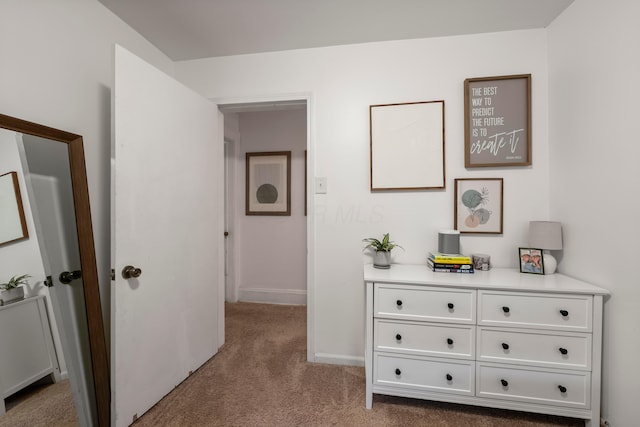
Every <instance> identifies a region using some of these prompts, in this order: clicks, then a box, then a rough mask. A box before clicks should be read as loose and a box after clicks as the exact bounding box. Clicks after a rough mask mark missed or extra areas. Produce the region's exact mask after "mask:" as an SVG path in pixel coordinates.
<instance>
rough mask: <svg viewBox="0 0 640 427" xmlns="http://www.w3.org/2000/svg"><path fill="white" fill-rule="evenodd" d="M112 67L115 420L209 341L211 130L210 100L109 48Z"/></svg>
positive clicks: (218, 256) (215, 167) (219, 163)
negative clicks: (127, 271)
mask: <svg viewBox="0 0 640 427" xmlns="http://www.w3.org/2000/svg"><path fill="white" fill-rule="evenodd" d="M115 65H116V72H115V101H114V109H115V110H114V115H115V117H114V120H115V149H114V156H115V160H114V161H113V162H112V167H113V169H114V171H113V176H112V210H113V212H112V221H113V223H112V266H113V267H114V268H115V281H113V282H112V292H111V306H112V311H111V378H112V384H111V387H112V389H111V392H112V422H113V423H114V424H115V425H116V426H126V425H129V424H131V423H132V422H133V421H134V420H135V419H136V418H137V417H139V416H141V415H142V414H143V413H144V412H146V411H147V410H148V409H149V408H151V407H152V406H153V405H154V404H155V403H156V402H158V401H159V400H160V399H161V398H162V397H163V396H165V395H166V394H167V393H169V392H170V391H171V390H172V389H173V388H174V387H175V386H176V385H178V384H179V383H180V382H182V381H183V380H184V379H185V378H186V377H187V376H188V375H189V373H190V372H192V371H194V370H196V369H197V368H198V367H200V366H201V365H202V364H203V363H204V362H205V361H207V360H208V359H209V358H211V357H212V356H213V355H214V354H215V353H216V352H217V350H218V337H217V334H218V326H217V325H218V323H217V322H218V298H219V297H218V290H219V282H220V279H221V277H223V272H222V271H220V270H221V267H222V266H223V261H222V260H223V258H222V257H223V255H224V254H223V249H222V248H223V218H224V217H223V207H224V205H223V202H222V200H223V181H224V176H223V172H224V164H223V130H222V126H221V123H220V118H219V112H218V108H217V106H216V105H215V104H213V103H212V102H210V101H208V100H207V99H205V98H203V97H201V96H200V95H198V94H196V93H194V92H193V91H191V90H190V89H188V88H186V87H185V86H183V85H182V84H180V83H178V82H177V81H175V80H173V79H172V78H171V77H169V76H167V75H165V74H164V73H162V72H160V71H159V70H157V69H155V68H154V67H152V66H150V65H149V64H147V63H146V62H144V61H142V60H141V59H139V58H138V57H136V56H134V55H133V54H131V53H130V52H128V51H127V50H125V49H123V48H121V47H120V46H116V55H115ZM127 266H133V269H132V270H131V271H132V272H133V274H132V277H131V278H128V279H127V278H124V277H123V270H124V269H125V268H126V267H127ZM136 269H140V270H141V275H140V276H139V277H133V276H135V275H136Z"/></svg>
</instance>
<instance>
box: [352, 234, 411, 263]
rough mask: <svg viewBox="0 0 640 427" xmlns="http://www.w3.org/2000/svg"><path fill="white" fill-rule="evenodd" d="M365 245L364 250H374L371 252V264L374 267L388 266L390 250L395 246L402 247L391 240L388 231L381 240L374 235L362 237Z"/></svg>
mask: <svg viewBox="0 0 640 427" xmlns="http://www.w3.org/2000/svg"><path fill="white" fill-rule="evenodd" d="M362 241H363V242H365V243H366V244H367V245H366V246H365V247H364V249H363V251H365V250H372V251H375V252H374V254H373V266H374V267H375V268H390V267H391V250H392V249H393V248H395V247H398V248H402V246H400V245H398V244H396V243H394V242H392V241H391V240H390V239H389V233H387V234H385V235H384V236H383V237H382V240H378V239H376V238H375V237H369V238H367V239H363V240H362Z"/></svg>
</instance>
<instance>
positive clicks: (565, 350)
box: [558, 347, 569, 355]
mask: <svg viewBox="0 0 640 427" xmlns="http://www.w3.org/2000/svg"><path fill="white" fill-rule="evenodd" d="M558 351H559V352H560V353H562V354H563V355H566V354H567V353H569V350H567V349H566V348H562V347H560V348H559V349H558Z"/></svg>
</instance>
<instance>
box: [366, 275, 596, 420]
mask: <svg viewBox="0 0 640 427" xmlns="http://www.w3.org/2000/svg"><path fill="white" fill-rule="evenodd" d="M364 280H365V285H366V348H365V367H366V406H367V408H371V406H372V404H373V394H388V395H394V396H406V397H413V398H422V399H430V400H437V401H445V402H453V403H463V404H470V405H480V406H490V407H496V408H505V409H513V410H519V411H530V412H538V413H547V414H554V415H563V416H568V417H575V418H582V419H584V420H585V422H586V423H587V424H591V422H592V421H593V424H594V425H598V424H599V420H600V382H601V352H602V305H603V296H604V295H606V294H608V291H606V290H605V289H602V288H599V287H596V286H593V285H590V284H588V283H585V282H582V281H579V280H575V279H572V278H570V277H567V276H563V275H560V274H554V275H550V276H543V275H532V274H522V273H520V272H519V271H517V270H511V269H493V270H491V271H488V272H485V271H479V272H476V273H475V274H473V275H457V274H451V273H434V272H432V271H430V269H429V268H428V267H427V266H426V265H393V266H392V268H391V269H389V270H380V269H375V268H373V267H372V266H370V265H367V266H365V270H364Z"/></svg>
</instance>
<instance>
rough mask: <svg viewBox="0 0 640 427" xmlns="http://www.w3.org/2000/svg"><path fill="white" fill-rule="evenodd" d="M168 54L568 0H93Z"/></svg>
mask: <svg viewBox="0 0 640 427" xmlns="http://www.w3.org/2000/svg"><path fill="white" fill-rule="evenodd" d="M99 1H100V2H101V3H102V4H104V5H105V6H106V7H107V8H109V9H110V10H111V11H113V13H115V14H116V15H118V16H119V17H120V18H121V19H122V20H123V21H125V22H126V23H127V24H129V25H130V26H131V27H133V28H134V29H135V30H136V31H137V32H138V33H140V34H142V35H143V36H144V37H145V38H146V39H147V40H149V41H150V42H151V43H152V44H154V45H155V46H156V47H157V48H158V49H160V50H161V51H163V52H164V53H165V54H166V55H167V56H168V57H169V58H171V59H172V60H174V61H181V60H190V59H199V58H207V57H215V56H229V55H240V54H250V53H260V52H272V51H280V50H290V49H304V48H314V47H324V46H335V45H344V44H354V43H367V42H376V41H387V40H403V39H414V38H427V37H442V36H452V35H461V34H475V33H488V32H497V31H511V30H520V29H533V28H545V27H546V26H547V25H549V24H550V23H551V22H552V21H553V20H554V19H555V18H556V17H557V16H558V15H559V14H560V13H562V11H564V10H565V9H566V8H567V7H568V6H569V5H570V4H571V3H572V2H573V0H99Z"/></svg>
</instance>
